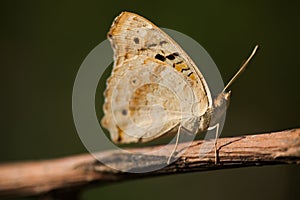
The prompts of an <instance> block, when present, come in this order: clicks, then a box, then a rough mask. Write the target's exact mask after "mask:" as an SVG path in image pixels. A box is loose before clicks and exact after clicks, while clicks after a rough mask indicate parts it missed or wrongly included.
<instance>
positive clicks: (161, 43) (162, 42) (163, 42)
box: [159, 40, 168, 46]
mask: <svg viewBox="0 0 300 200" xmlns="http://www.w3.org/2000/svg"><path fill="white" fill-rule="evenodd" d="M167 43H168V42H167V41H164V40H163V41H160V42H159V45H160V46H161V45H163V44H167Z"/></svg>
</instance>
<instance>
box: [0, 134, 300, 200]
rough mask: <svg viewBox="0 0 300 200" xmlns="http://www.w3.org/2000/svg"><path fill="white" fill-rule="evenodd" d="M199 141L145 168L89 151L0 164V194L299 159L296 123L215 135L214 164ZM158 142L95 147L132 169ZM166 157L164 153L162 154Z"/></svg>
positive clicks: (61, 189)
mask: <svg viewBox="0 0 300 200" xmlns="http://www.w3.org/2000/svg"><path fill="white" fill-rule="evenodd" d="M202 143H203V141H194V142H193V143H192V145H191V146H190V147H189V148H188V149H187V150H186V152H185V153H184V154H183V155H182V156H181V157H180V158H179V159H178V160H177V161H176V162H174V163H172V164H170V165H169V166H167V167H165V168H162V169H159V170H157V171H154V172H149V173H138V174H133V173H124V172H120V171H117V170H114V169H111V168H109V167H107V166H105V165H103V164H102V163H100V162H99V161H98V160H96V159H95V158H94V157H93V156H92V155H90V154H84V155H77V156H70V157H66V158H60V159H53V160H45V161H31V162H16V163H7V164H1V165H0V197H4V196H5V197H7V196H10V197H16V196H34V195H45V194H49V193H50V194H54V193H55V194H62V193H65V194H76V193H74V191H77V190H79V189H82V188H84V186H90V185H92V184H93V185H94V184H108V183H113V182H118V181H124V180H129V179H137V178H141V177H153V176H157V175H166V174H177V173H183V172H193V171H207V170H219V169H227V168H235V167H246V166H261V165H275V164H299V163H300V128H299V129H293V130H286V131H282V132H276V133H268V134H258V135H247V136H241V137H232V138H220V139H219V140H218V147H219V150H218V151H219V163H218V164H214V159H215V154H214V151H212V152H209V153H208V154H207V155H205V157H203V158H201V157H199V147H200V145H201V144H202ZM157 148H160V147H159V146H156V147H144V148H136V149H133V151H134V152H135V153H134V154H124V153H119V152H115V151H111V152H105V153H103V152H100V153H98V154H97V155H98V156H102V157H103V158H106V159H109V160H110V162H111V163H112V164H113V165H115V166H116V165H119V166H122V167H126V168H127V169H130V167H132V168H133V167H135V170H139V169H141V170H142V169H145V168H147V167H152V166H151V165H155V164H157V163H156V162H155V160H157V158H156V157H155V156H152V157H149V159H150V160H151V159H152V161H153V162H148V161H147V162H146V160H145V161H141V163H139V164H138V165H137V166H136V163H135V165H133V164H132V160H133V159H134V156H137V155H139V154H140V153H141V152H145V151H151V150H153V149H157ZM167 158H168V157H167V155H166V156H165V160H167ZM70 191H71V192H70ZM68 198H70V196H68ZM74 198H75V197H74ZM74 198H72V199H74ZM47 199H48V198H47ZM49 199H50V198H49ZM61 199H63V198H61ZM65 199H67V198H65Z"/></svg>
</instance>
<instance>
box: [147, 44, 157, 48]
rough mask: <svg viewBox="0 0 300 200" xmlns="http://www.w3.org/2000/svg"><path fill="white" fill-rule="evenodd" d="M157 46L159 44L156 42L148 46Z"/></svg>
mask: <svg viewBox="0 0 300 200" xmlns="http://www.w3.org/2000/svg"><path fill="white" fill-rule="evenodd" d="M155 46H157V44H155V43H153V44H149V45H148V47H155Z"/></svg>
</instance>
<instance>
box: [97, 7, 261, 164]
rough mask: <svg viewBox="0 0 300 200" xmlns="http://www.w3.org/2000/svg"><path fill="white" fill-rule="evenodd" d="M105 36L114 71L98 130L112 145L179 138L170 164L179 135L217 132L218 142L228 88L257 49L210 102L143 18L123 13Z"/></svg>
mask: <svg viewBox="0 0 300 200" xmlns="http://www.w3.org/2000/svg"><path fill="white" fill-rule="evenodd" d="M107 36H108V39H109V41H110V43H111V46H112V48H113V50H114V65H113V69H112V73H111V76H110V77H109V78H108V79H107V82H106V90H105V92H104V97H105V102H104V105H103V110H104V117H103V118H102V120H101V124H102V126H103V127H104V128H106V129H107V130H109V132H110V136H111V140H112V141H113V142H114V143H140V142H141V143H143V142H148V141H152V140H154V139H157V138H159V137H161V136H162V135H165V134H167V133H170V132H175V133H176V132H177V137H176V145H175V148H174V150H173V151H172V153H171V155H170V157H169V159H168V161H167V162H168V163H169V162H170V158H171V157H172V155H173V154H174V153H175V151H176V146H177V143H178V138H179V135H180V133H181V131H182V129H184V130H186V131H188V132H191V133H194V134H195V133H200V132H204V131H207V130H212V129H216V138H217V136H218V134H219V123H218V119H219V118H220V117H221V116H222V115H223V114H224V111H225V109H226V107H227V106H228V103H229V99H230V94H231V91H228V92H227V88H228V87H229V86H230V85H231V84H232V82H233V81H234V80H235V79H236V78H237V77H238V75H239V74H240V73H241V72H242V71H243V70H244V69H245V67H246V65H247V64H248V62H249V61H250V59H251V58H252V57H253V55H254V53H255V52H256V50H257V48H258V46H256V47H255V48H254V50H253V52H252V54H251V55H250V57H249V58H248V59H247V60H246V62H245V63H244V64H243V65H242V67H241V68H240V70H239V71H238V72H237V73H236V75H235V76H234V77H233V78H232V79H231V81H230V82H229V83H228V84H227V86H226V87H225V88H224V90H223V91H222V92H221V93H220V94H219V95H218V96H217V97H216V98H213V97H212V95H211V92H210V89H209V87H208V84H207V82H206V80H205V78H204V76H203V75H202V73H201V72H200V71H199V69H198V68H197V67H196V65H195V63H194V62H193V60H192V59H191V58H190V57H189V56H188V55H187V54H186V53H185V52H184V50H183V49H182V48H181V47H180V46H179V45H178V44H177V43H176V42H175V41H174V40H173V39H172V38H171V37H169V36H168V35H167V34H166V33H165V32H163V31H162V30H161V29H160V28H158V27H157V26H156V25H154V24H153V23H152V22H150V21H149V20H147V19H145V18H144V17H142V16H140V15H137V14H134V13H130V12H122V13H121V14H120V15H119V16H118V17H116V19H115V20H114V22H113V24H112V26H111V28H110V30H109V32H108V34H107ZM224 108H225V109H224ZM216 146H217V140H216V142H215V147H216ZM215 152H216V153H217V148H215Z"/></svg>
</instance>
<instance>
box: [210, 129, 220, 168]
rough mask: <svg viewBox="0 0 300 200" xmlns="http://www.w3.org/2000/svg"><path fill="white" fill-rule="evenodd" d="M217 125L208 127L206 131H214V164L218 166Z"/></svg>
mask: <svg viewBox="0 0 300 200" xmlns="http://www.w3.org/2000/svg"><path fill="white" fill-rule="evenodd" d="M219 126H220V125H219V123H217V124H216V125H214V126H211V127H209V128H208V129H207V130H214V129H216V136H215V144H214V145H215V164H218V158H219V156H218V143H217V142H218V137H219Z"/></svg>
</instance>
